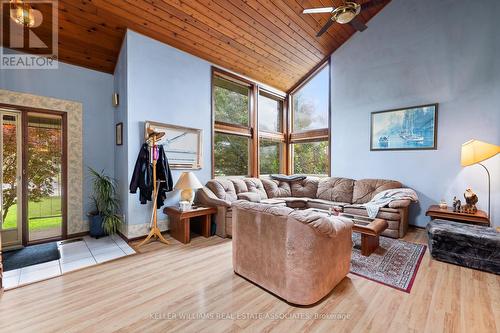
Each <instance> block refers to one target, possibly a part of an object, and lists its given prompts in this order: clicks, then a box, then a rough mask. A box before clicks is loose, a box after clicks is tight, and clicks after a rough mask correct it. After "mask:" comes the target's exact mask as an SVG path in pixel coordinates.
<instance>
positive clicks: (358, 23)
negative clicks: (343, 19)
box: [349, 17, 368, 31]
mask: <svg viewBox="0 0 500 333" xmlns="http://www.w3.org/2000/svg"><path fill="white" fill-rule="evenodd" d="M349 25H350V26H351V27H353V28H354V29H356V30H358V31H365V30H366V28H368V27H367V26H366V24H364V23H363V22H361V20H360V19H359V18H357V17H355V18H353V19H352V20H351V22H349Z"/></svg>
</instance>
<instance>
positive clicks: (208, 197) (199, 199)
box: [195, 187, 231, 207]
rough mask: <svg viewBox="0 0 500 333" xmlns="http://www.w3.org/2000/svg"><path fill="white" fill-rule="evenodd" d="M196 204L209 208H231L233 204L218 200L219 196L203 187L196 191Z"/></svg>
mask: <svg viewBox="0 0 500 333" xmlns="http://www.w3.org/2000/svg"><path fill="white" fill-rule="evenodd" d="M195 202H196V203H197V204H200V205H203V206H209V207H218V206H224V207H231V202H230V201H227V200H223V199H219V198H217V196H216V195H215V194H214V193H213V192H212V191H210V189H208V188H207V187H202V188H200V189H198V191H196V197H195Z"/></svg>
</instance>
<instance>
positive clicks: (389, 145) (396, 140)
mask: <svg viewBox="0 0 500 333" xmlns="http://www.w3.org/2000/svg"><path fill="white" fill-rule="evenodd" d="M437 119H438V104H428V105H420V106H412V107H408V108H402V109H394V110H386V111H378V112H372V114H371V130H370V150H372V151H378V150H419V149H437Z"/></svg>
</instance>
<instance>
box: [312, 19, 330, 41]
mask: <svg viewBox="0 0 500 333" xmlns="http://www.w3.org/2000/svg"><path fill="white" fill-rule="evenodd" d="M332 24H333V20H332V19H331V18H330V19H328V21H327V22H326V23H325V25H324V26H323V28H321V30H320V31H319V32H318V33H317V34H316V37H320V36H321V35H322V34H324V33H325V32H326V31H327V30H328V28H330V27H331V26H332Z"/></svg>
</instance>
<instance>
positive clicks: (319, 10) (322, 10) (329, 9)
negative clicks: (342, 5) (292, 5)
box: [302, 7, 335, 14]
mask: <svg viewBox="0 0 500 333" xmlns="http://www.w3.org/2000/svg"><path fill="white" fill-rule="evenodd" d="M334 9H335V7H322V8H309V9H304V10H303V11H302V14H318V13H331V12H333V10H334Z"/></svg>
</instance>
